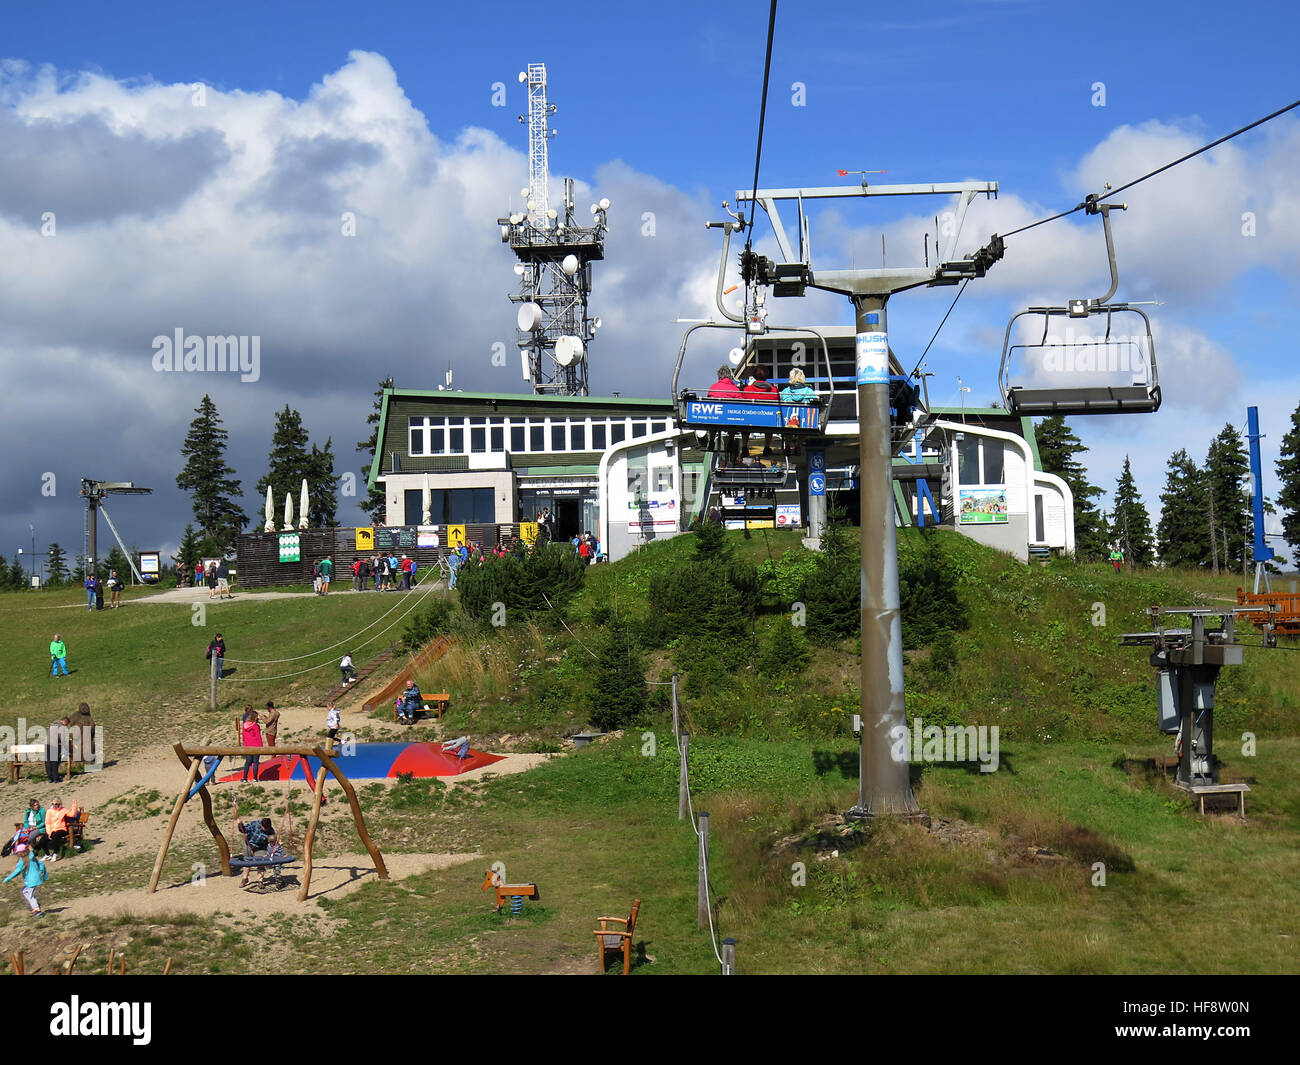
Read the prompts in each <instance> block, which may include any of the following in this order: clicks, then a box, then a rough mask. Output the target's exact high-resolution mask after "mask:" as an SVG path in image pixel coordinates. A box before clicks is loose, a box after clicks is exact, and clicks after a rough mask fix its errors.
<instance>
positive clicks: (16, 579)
mask: <svg viewBox="0 0 1300 1065" xmlns="http://www.w3.org/2000/svg"><path fill="white" fill-rule="evenodd" d="M27 586H28V584H27V571H26V570H25V569H23V562H22V559H20V558H15V559H14V560H13V561H12V562H11V563H9V587H10V588H12V589H14V590H15V591H17V590H18V589H20V588H26V587H27Z"/></svg>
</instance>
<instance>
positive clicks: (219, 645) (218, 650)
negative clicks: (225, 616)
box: [208, 633, 226, 680]
mask: <svg viewBox="0 0 1300 1065" xmlns="http://www.w3.org/2000/svg"><path fill="white" fill-rule="evenodd" d="M213 655H216V657H217V680H220V679H221V677H222V660H223V659H224V658H225V657H226V641H225V640H224V639H222V636H221V633H217V635H216V636H215V637H214V638H213V640H212V642H211V643H210V644H208V661H209V662H211V661H212V656H213Z"/></svg>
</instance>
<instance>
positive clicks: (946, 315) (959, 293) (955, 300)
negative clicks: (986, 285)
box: [907, 277, 970, 377]
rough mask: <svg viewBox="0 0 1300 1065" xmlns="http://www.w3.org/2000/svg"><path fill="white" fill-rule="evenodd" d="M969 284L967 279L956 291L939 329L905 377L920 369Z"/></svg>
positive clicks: (914, 373)
mask: <svg viewBox="0 0 1300 1065" xmlns="http://www.w3.org/2000/svg"><path fill="white" fill-rule="evenodd" d="M969 284H970V278H969V277H968V278H966V280H965V281H963V282H962V283H961V288H959V289H958V290H957V295H955V296H953V298H952V303H950V304H948V311H947V313H946V314H944V316H943V321H942V322H940V323H939V328H938V329H936V330H935V331H934V336H932V337H931V338H930V343H929V344H927V345H926V346H925V351H923V352H921V357H920V358H919V359H917V360H916V365H915V366H913V367H912V372H911V373H910V374H908V375H907V376H908V377H914V376H916V371H917V370H919V369H920V368H921V363H923V362H925V357H926V355H928V354H929V352H930V345H931V344H933V343H934V341H935V338H936V337H938V335H939V329H942V328H943V325H944V322H946V321H947V320H948V315H949V314H952V309H953V308H954V307H956V306H957V301H958V300H959V299H961V294H962V293H963V292H965V291H966V286H967V285H969Z"/></svg>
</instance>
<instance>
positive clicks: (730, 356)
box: [519, 311, 745, 366]
mask: <svg viewBox="0 0 1300 1065" xmlns="http://www.w3.org/2000/svg"><path fill="white" fill-rule="evenodd" d="M519 313H520V316H521V317H522V316H523V312H522V311H520V312H519ZM727 361H728V362H729V363H731V365H732V366H739V365H740V364H741V363H742V362H744V361H745V349H744V348H732V349H731V350H730V351H729V352H727Z"/></svg>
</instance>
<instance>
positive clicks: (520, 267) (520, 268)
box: [515, 263, 526, 277]
mask: <svg viewBox="0 0 1300 1065" xmlns="http://www.w3.org/2000/svg"><path fill="white" fill-rule="evenodd" d="M525 269H526V267H525V266H524V264H523V263H515V277H523V276H524V270H525Z"/></svg>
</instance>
